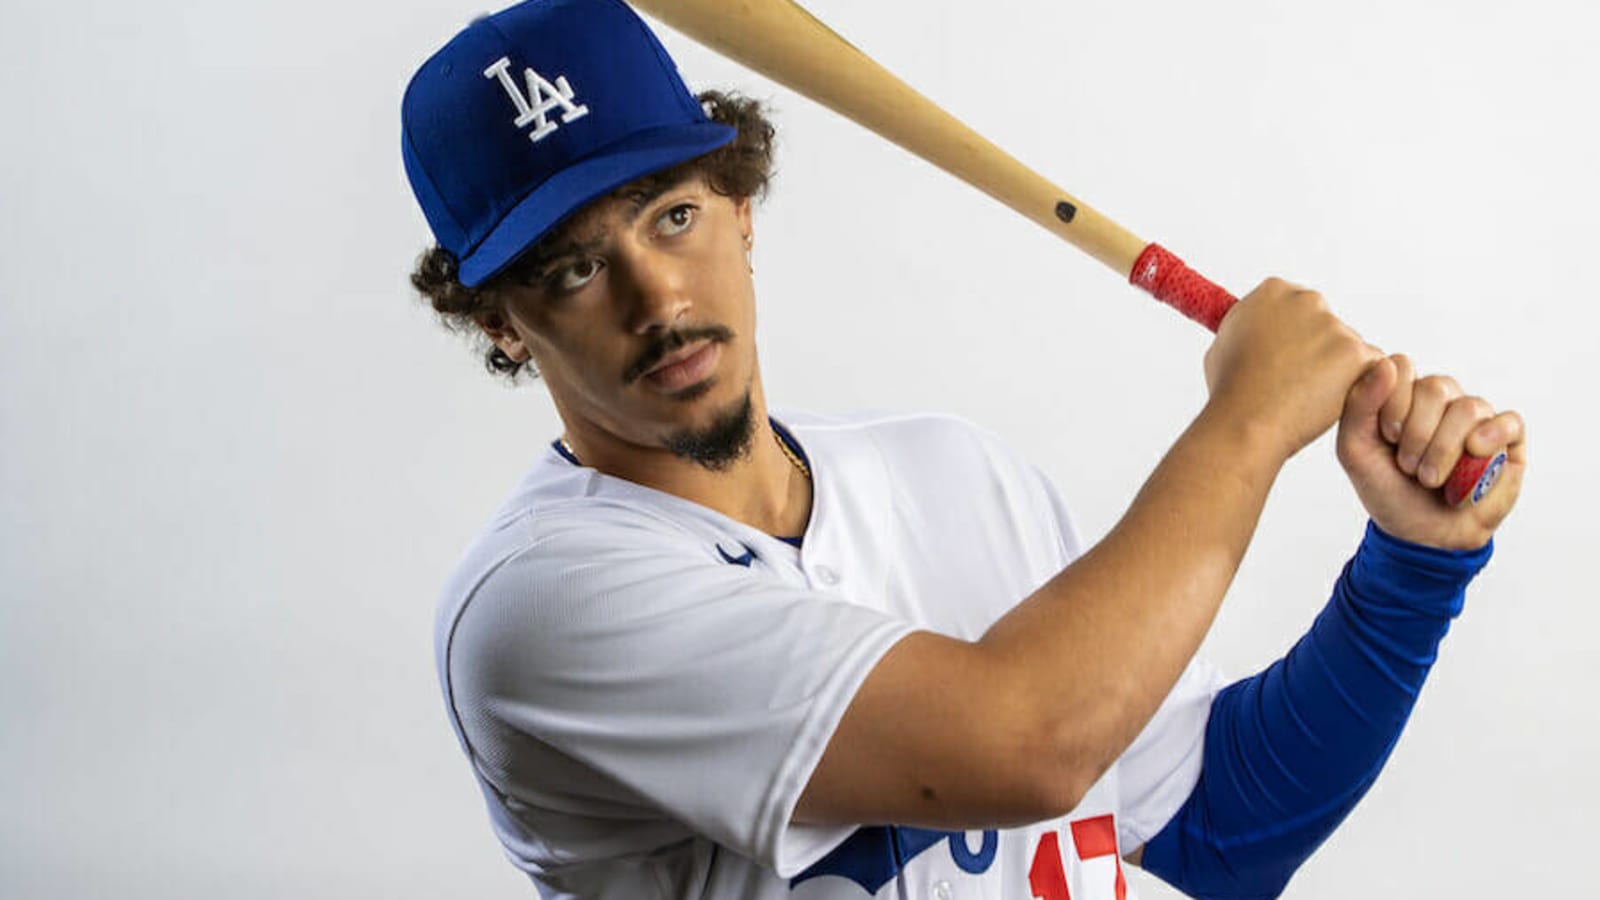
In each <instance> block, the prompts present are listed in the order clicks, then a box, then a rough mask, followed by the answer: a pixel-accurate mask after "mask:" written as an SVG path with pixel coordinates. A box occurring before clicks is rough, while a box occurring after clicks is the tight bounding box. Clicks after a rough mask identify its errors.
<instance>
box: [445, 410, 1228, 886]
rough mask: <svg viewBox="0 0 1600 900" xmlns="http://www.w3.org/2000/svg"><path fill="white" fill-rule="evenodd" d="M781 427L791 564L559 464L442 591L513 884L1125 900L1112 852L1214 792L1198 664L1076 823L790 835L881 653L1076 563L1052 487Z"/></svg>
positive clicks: (940, 423)
mask: <svg viewBox="0 0 1600 900" xmlns="http://www.w3.org/2000/svg"><path fill="white" fill-rule="evenodd" d="M773 421H774V424H775V426H776V427H778V428H779V429H780V431H782V432H784V433H787V434H788V435H790V436H791V438H792V439H793V441H794V442H795V443H796V444H797V445H798V447H799V449H800V450H801V451H803V453H804V455H805V457H806V459H807V461H808V462H809V464H810V467H811V471H812V476H813V485H814V494H813V500H812V509H811V520H810V523H809V525H808V526H807V528H806V532H805V534H804V536H803V539H802V540H801V541H800V543H799V546H798V547H797V546H795V545H794V544H792V543H790V542H786V541H785V540H782V539H780V538H779V537H774V536H772V535H768V534H764V533H762V532H760V531H757V530H756V529H754V528H751V527H749V526H747V525H744V524H741V523H739V522H736V521H734V520H732V519H730V518H728V517H726V516H724V515H722V514H720V513H718V512H715V511H713V510H710V509H707V508H705V507H703V506H700V505H698V504H695V503H691V502H689V501H687V500H684V499H682V498H679V497H676V496H672V495H670V494H666V493H663V492H660V491H657V490H654V489H651V488H648V487H643V486H640V485H638V484H634V483H631V482H628V481H624V480H622V479H619V478H614V477H611V476H607V475H604V474H601V473H599V472H596V471H595V470H593V469H589V468H585V467H581V466H579V465H576V464H575V463H574V462H573V461H572V460H570V459H567V458H565V457H564V456H563V455H561V454H560V453H558V452H557V451H556V450H555V449H553V448H552V449H550V450H547V451H546V452H545V453H544V454H543V456H542V457H541V458H540V459H538V460H537V461H536V462H535V463H534V465H533V467H532V469H531V470H530V471H529V472H528V474H527V475H526V476H525V477H524V478H523V479H522V481H521V483H520V484H519V485H518V486H517V487H516V489H515V490H514V491H513V493H512V494H511V496H510V497H509V498H508V499H507V501H506V502H505V504H504V505H503V506H502V507H501V508H500V510H499V512H498V513H497V514H496V515H495V516H494V518H493V520H492V521H491V523H490V525H489V526H488V528H487V529H486V530H485V531H484V532H483V533H482V534H481V535H480V536H479V537H478V539H477V540H476V541H475V542H474V543H473V544H472V545H471V547H470V548H469V549H468V551H467V554H466V556H465V557H464V559H463V560H462V561H461V563H460V565H459V567H458V569H457V570H456V572H455V574H454V575H453V576H452V578H451V579H450V581H449V583H448V584H447V586H446V588H445V591H444V595H443V598H442V603H441V605H440V610H439V618H438V622H437V640H436V647H437V653H438V665H439V673H440V678H441V681H442V683H443V687H444V694H445V701H446V703H447V705H448V708H449V713H450V718H451V722H452V724H453V725H454V727H455V729H456V733H457V736H458V737H459V738H460V740H461V744H462V747H463V749H464V750H465V751H466V753H467V756H468V758H469V760H470V761H471V764H472V769H473V772H474V774H475V775H476V776H477V780H478V782H479V785H480V787H481V789H482V791H483V794H484V797H485V799H486V800H487V802H488V807H489V814H490V818H491V820H492V821H493V825H494V829H495V832H496V834H497V835H498V837H499V838H500V841H501V843H502V844H503V846H504V847H505V850H506V853H507V855H508V856H509V857H510V859H511V861H512V862H513V863H514V864H516V865H517V866H518V867H519V868H521V869H523V870H524V871H526V872H528V873H529V875H530V876H532V878H533V880H534V883H535V884H536V885H537V887H538V889H539V891H540V892H541V893H542V894H543V895H544V896H546V897H586V898H588V897H593V898H619V900H620V898H627V900H639V898H658V897H659V898H680V897H681V898H688V897H696V898H698V897H707V898H710V897H715V898H772V900H777V898H795V900H808V898H838V900H845V898H850V900H862V898H868V897H878V898H889V897H900V898H903V897H918V898H923V897H931V898H989V900H1001V898H1008V900H1009V898H1028V897H1043V898H1047V900H1067V898H1075V900H1101V898H1104V900H1112V898H1121V897H1124V896H1127V888H1126V885H1125V882H1124V880H1123V874H1122V868H1121V865H1122V864H1121V862H1120V856H1121V854H1122V853H1123V852H1124V851H1125V850H1131V849H1132V848H1133V847H1135V846H1138V845H1140V844H1142V843H1144V841H1146V840H1147V839H1148V838H1149V837H1151V836H1152V835H1153V834H1154V833H1155V832H1156V831H1157V830H1158V829H1160V828H1161V826H1163V825H1164V824H1166V822H1167V820H1168V819H1169V818H1170V817H1171V816H1172V815H1173V813H1175V812H1176V811H1177V809H1178V807H1179V805H1180V804H1181V803H1182V802H1183V800H1184V799H1185V798H1186V797H1187V796H1188V794H1189V792H1190V790H1191V789H1192V788H1193V786H1194V784H1195V781H1196V779H1197V777H1198V773H1199V767H1200V752H1201V740H1202V736H1203V733H1204V729H1205V721H1206V716H1207V713H1208V710H1209V707H1210V700H1211V697H1212V695H1213V694H1214V692H1215V691H1216V690H1217V689H1218V688H1219V687H1220V686H1221V683H1220V678H1219V677H1218V675H1217V674H1216V673H1215V671H1213V670H1212V669H1210V668H1209V667H1206V666H1204V665H1199V664H1196V665H1191V666H1190V667H1189V669H1188V670H1187V671H1186V672H1185V673H1184V675H1183V678H1182V679H1181V680H1180V682H1179V683H1178V685H1177V687H1176V688H1175V689H1174V690H1173V692H1172V694H1171V695H1170V696H1169V697H1168V698H1167V700H1166V702H1165V703H1164V704H1163V705H1162V707H1161V709H1160V711H1159V712H1158V713H1157V714H1156V716H1155V718H1154V719H1153V720H1152V722H1151V723H1150V725H1149V726H1148V727H1147V728H1146V729H1145V730H1144V732H1143V733H1142V734H1141V735H1140V736H1139V738H1138V739H1137V740H1136V741H1135V742H1134V744H1133V745H1132V746H1131V747H1130V748H1129V749H1128V750H1127V752H1125V753H1124V754H1123V756H1122V757H1121V759H1119V760H1118V762H1117V763H1116V764H1115V765H1114V766H1112V767H1111V769H1110V770H1108V771H1107V772H1106V774H1105V776H1104V777H1103V778H1101V779H1100V781H1099V782H1098V783H1097V784H1096V785H1095V786H1094V788H1093V789H1092V790H1091V791H1090V792H1089V793H1088V795H1087V796H1086V797H1085V798H1084V800H1083V802H1082V803H1081V804H1080V805H1079V807H1078V808H1077V809H1076V810H1074V811H1073V812H1072V813H1071V814H1070V815H1068V816H1066V817H1064V818H1062V819H1059V820H1054V821H1048V822H1041V823H1037V824H1035V825H1032V826H1029V827H1026V828H1016V829H1005V830H998V831H974V832H967V833H959V832H940V831H932V830H926V829H917V828H889V827H883V826H877V827H862V828H855V827H818V826H811V825H803V824H796V823H793V822H791V821H790V817H791V815H792V813H793V810H794V807H795V804H796V802H797V801H798V799H799V797H800V793H801V791H802V789H803V788H804V787H805V785H806V782H807V780H808V779H809V778H810V776H811V772H812V770H813V769H814V768H815V767H816V765H817V761H818V759H819V758H820V756H821V754H822V751H823V748H824V747H825V746H826V745H827V742H828V739H829V737H830V736H831V735H832V733H833V729H834V727H835V725H836V724H837V723H838V721H839V719H840V717H841V716H842V715H843V713H844V711H845V708H846V706H848V705H849V703H850V700H851V697H852V696H853V695H854V694H855V691H856V689H857V687H858V686H859V685H860V684H861V683H862V681H863V680H864V679H865V678H866V676H867V673H868V672H869V671H871V669H872V667H873V665H874V664H875V663H876V662H877V661H878V659H879V658H880V657H881V656H882V655H883V654H884V652H885V651H887V650H888V649H889V647H890V646H891V645H893V644H894V643H895V642H896V641H897V640H899V639H900V638H902V637H904V636H905V635H906V634H908V633H910V632H911V631H913V630H929V631H935V632H939V633H942V634H946V635H950V636H953V637H957V638H965V639H975V638H977V637H979V636H981V635H982V634H983V632H984V631H985V630H986V629H987V628H988V627H989V625H990V624H991V623H993V622H994V621H995V620H996V619H997V618H999V617H1000V616H1001V615H1003V614H1004V613H1005V612H1006V611H1007V610H1008V609H1010V608H1011V607H1012V606H1013V605H1015V604H1016V603H1017V601H1019V600H1021V599H1022V598H1023V597H1025V596H1027V595H1028V594H1030V593H1032V592H1033V591H1034V590H1035V589H1037V588H1038V587H1039V586H1040V585H1041V584H1043V583H1044V582H1045V581H1046V580H1047V579H1049V578H1050V577H1051V576H1053V575H1055V574H1056V573H1057V572H1058V571H1060V570H1061V569H1062V568H1063V567H1064V566H1065V565H1066V564H1067V563H1069V562H1070V561H1071V560H1072V559H1074V558H1075V557H1076V556H1077V555H1078V554H1079V553H1080V552H1081V546H1080V542H1079V538H1078V536H1077V534H1076V533H1075V531H1074V530H1073V527H1072V525H1071V523H1070V521H1069V519H1068V516H1067V511H1066V508H1065V506H1064V505H1063V504H1062V503H1061V501H1060V499H1059V497H1058V496H1057V495H1056V493H1055V491H1054V489H1053V488H1052V487H1051V486H1050V484H1049V483H1048V482H1047V481H1046V480H1045V478H1044V477H1043V476H1042V475H1040V473H1039V472H1038V471H1037V470H1035V469H1034V468H1033V467H1031V466H1030V465H1028V464H1027V463H1026V462H1024V461H1022V460H1021V459H1019V458H1018V457H1017V456H1016V455H1015V454H1014V453H1012V452H1011V451H1010V450H1008V449H1007V448H1006V447H1005V446H1003V445H1002V444H1001V443H1000V442H999V441H998V440H997V439H995V438H994V437H993V436H992V435H991V434H989V433H988V432H986V431H983V430H981V429H979V428H977V427H975V426H973V425H971V424H969V423H967V422H964V421H962V420H960V419H957V418H953V417H950V416H944V415H866V414H858V415H854V416H850V417H839V418H824V417H819V416H816V415H811V414H802V413H798V412H792V411H785V412H775V413H774V416H773ZM962 737H963V736H962V735H961V734H960V733H959V732H955V731H952V732H951V733H950V734H949V735H946V736H945V739H947V740H949V741H960V740H962Z"/></svg>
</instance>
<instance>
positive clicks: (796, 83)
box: [629, 0, 1506, 506]
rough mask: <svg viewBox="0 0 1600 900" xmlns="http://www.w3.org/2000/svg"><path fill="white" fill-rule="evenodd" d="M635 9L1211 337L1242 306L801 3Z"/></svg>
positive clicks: (1484, 477) (1494, 468) (1479, 489)
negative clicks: (918, 163)
mask: <svg viewBox="0 0 1600 900" xmlns="http://www.w3.org/2000/svg"><path fill="white" fill-rule="evenodd" d="M629 2H631V3H632V4H633V5H634V6H635V7H637V8H638V9H640V10H643V11H644V12H646V13H649V14H650V15H651V16H653V17H655V18H656V19H658V20H660V21H661V22H664V23H666V24H667V25H669V26H671V27H672V28H675V29H677V30H678V31H680V32H682V33H683V34H685V35H687V36H688V37H691V38H693V39H695V40H696V41H699V42H700V43H702V44H704V45H706V46H707V47H710V48H711V49H713V50H716V51H717V52H719V53H721V54H723V55H724V56H727V57H729V58H730V59H734V60H737V61H738V62H740V63H743V64H744V65H746V66H748V67H749V68H751V69H753V70H755V71H757V72H760V73H761V74H763V75H765V76H767V77H768V78H771V79H772V80H774V81H776V82H778V83H780V84H783V85H785V86H787V87H789V88H791V89H793V90H795V91H798V92H799V93H801V94H804V95H805V96H807V97H810V98H811V99H813V100H815V101H817V102H818V103H821V104H822V105H823V106H826V107H828V108H829V109H832V110H833V111H834V112H837V113H839V114H840V115H843V116H845V117H846V118H849V119H851V120H853V121H855V122H856V123H857V124H860V125H862V126H864V127H866V128H867V129H869V130H871V131H873V132H876V133H877V134H879V135H881V136H883V137H885V138H888V139H889V140H891V141H893V142H894V143H896V144H899V145H900V146H901V147H904V148H905V149H906V150H909V151H911V152H912V153H915V154H916V155H917V156H920V157H922V158H923V159H925V160H927V161H928V162H930V163H933V164H934V165H936V166H938V167H939V168H941V169H944V170H945V171H946V172H949V173H950V174H952V175H954V176H956V177H957V178H959V179H961V180H962V181H965V182H966V183H968V184H970V185H972V186H973V187H975V188H977V189H979V190H981V191H983V192H984V193H986V194H988V195H989V196H991V197H993V198H995V199H996V200H999V201H1000V202H1001V203H1004V204H1005V205H1006V206H1009V207H1011V208H1012V209H1013V210H1015V211H1017V212H1019V213H1021V214H1022V215H1024V216H1026V217H1028V218H1029V219H1032V220H1033V221H1034V222H1036V223H1038V224H1039V225H1041V226H1043V227H1044V228H1046V229H1048V230H1049V231H1051V232H1052V233H1054V234H1055V235H1057V236H1058V237H1060V238H1062V239H1064V240H1066V241H1067V242H1068V243H1070V244H1072V245H1073V246H1075V247H1077V248H1078V249H1080V250H1082V251H1084V252H1085V253H1087V254H1089V255H1090V256H1092V257H1094V258H1095V259H1097V260H1099V261H1100V262H1102V263H1104V264H1106V265H1107V266H1110V267H1111V268H1112V269H1114V270H1116V271H1117V272H1118V273H1119V274H1121V275H1122V276H1123V277H1124V278H1127V279H1128V281H1129V282H1130V283H1132V284H1134V285H1136V286H1137V287H1140V288H1142V289H1144V290H1145V291H1147V292H1149V293H1150V294H1151V295H1152V296H1154V297H1155V298H1156V299H1157V300H1160V301H1162V302H1163V303H1166V304H1168V305H1170V306H1172V307H1173V308H1175V309H1177V310H1178V311H1179V312H1181V313H1183V314H1184V315H1185V316H1188V317H1189V318H1191V319H1193V320H1195V321H1196V322H1199V323H1200V324H1202V325H1204V326H1206V327H1207V328H1209V329H1211V330H1212V331H1216V330H1217V327H1218V326H1219V325H1220V324H1221V322H1222V317H1223V315H1224V314H1226V313H1227V311H1228V309H1229V308H1230V307H1232V306H1233V304H1234V303H1236V302H1238V301H1237V299H1236V298H1235V297H1234V296H1233V295H1232V294H1230V293H1228V292H1227V291H1226V290H1224V289H1223V288H1221V287H1219V286H1217V285H1216V284H1214V283H1212V282H1211V281H1210V280H1208V279H1207V278H1205V277H1204V276H1203V275H1201V274H1200V273H1198V272H1196V271H1194V270H1193V269H1191V268H1189V267H1188V266H1187V265H1185V264H1184V262H1183V261H1182V260H1180V259H1179V258H1178V257H1177V256H1175V255H1173V254H1172V253H1170V252H1168V251H1167V250H1166V249H1165V248H1164V247H1162V246H1161V245H1160V244H1154V243H1148V242H1146V241H1144V240H1143V239H1141V238H1139V237H1137V236H1136V235H1134V234H1133V233H1132V232H1131V231H1128V230H1127V229H1126V228H1123V227H1122V226H1121V225H1118V224H1117V223H1116V222H1114V221H1112V220H1111V219H1109V218H1107V217H1105V216H1104V215H1102V214H1100V213H1099V212H1097V211H1096V210H1094V209H1093V208H1092V207H1090V206H1088V205H1087V204H1085V203H1084V202H1083V201H1081V200H1079V199H1077V198H1076V197H1074V196H1072V195H1071V194H1068V193H1067V192H1066V191H1063V190H1062V189H1061V188H1059V187H1057V186H1055V185H1054V184H1051V183H1050V182H1049V181H1046V180H1045V179H1044V177H1043V176H1041V175H1039V174H1038V173H1037V172H1035V171H1033V170H1032V169H1030V168H1028V167H1027V166H1024V165H1023V164H1022V163H1020V162H1018V161H1017V160H1016V159H1015V158H1013V157H1012V156H1011V155H1010V154H1008V153H1006V152H1005V151H1004V150H1001V149H1000V148H999V147H997V146H995V145H994V144H993V143H992V142H990V141H989V140H987V139H986V138H984V137H983V136H982V135H980V134H978V133H977V132H975V131H973V130H972V129H971V128H969V127H967V126H966V125H965V124H963V123H962V122H961V121H960V120H958V119H957V118H956V117H954V116H952V115H951V114H950V113H948V112H946V111H945V110H943V109H942V108H940V107H939V106H938V105H937V104H935V103H934V102H933V101H931V100H929V99H928V98H927V97H924V96H923V95H921V94H919V93H917V92H916V91H915V90H913V89H912V88H911V87H910V86H909V85H907V84H906V83H905V82H903V81H901V80H900V79H899V78H897V77H895V76H894V75H893V74H892V73H890V72H889V71H888V70H887V69H885V68H883V67H882V66H880V65H878V64H877V63H876V62H874V61H873V60H872V58H871V57H869V56H867V55H866V54H865V53H862V52H861V51H860V50H858V49H856V47H855V46H854V45H852V44H851V43H850V42H849V41H846V40H845V39H844V38H842V37H840V36H839V35H838V34H836V33H835V32H834V31H833V30H832V29H830V28H829V27H828V26H827V25H824V24H823V23H822V22H820V21H818V20H817V18H816V17H814V16H812V15H811V14H810V13H809V12H807V11H806V10H805V9H803V8H802V7H800V6H799V5H798V4H796V3H794V2H792V0H629ZM1505 459H1506V455H1505V452H1504V451H1502V452H1500V453H1499V454H1497V455H1495V456H1494V457H1492V458H1489V457H1476V456H1465V455H1464V456H1462V458H1461V459H1460V460H1459V461H1458V462H1457V463H1456V467H1455V469H1454V470H1452V471H1451V473H1450V477H1449V479H1448V480H1447V481H1446V482H1445V485H1444V488H1443V491H1444V499H1445V502H1446V503H1448V504H1450V505H1451V506H1456V505H1459V504H1462V503H1465V502H1472V503H1476V502H1478V501H1479V500H1480V499H1482V498H1483V497H1484V496H1485V495H1486V494H1487V493H1488V492H1489V489H1490V488H1491V487H1493V486H1494V482H1495V480H1496V479H1497V478H1498V477H1499V474H1500V469H1501V467H1502V466H1503V465H1504V463H1505Z"/></svg>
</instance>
